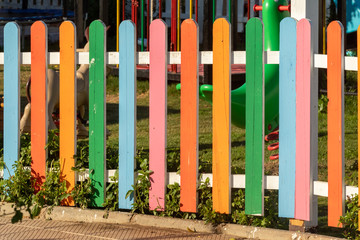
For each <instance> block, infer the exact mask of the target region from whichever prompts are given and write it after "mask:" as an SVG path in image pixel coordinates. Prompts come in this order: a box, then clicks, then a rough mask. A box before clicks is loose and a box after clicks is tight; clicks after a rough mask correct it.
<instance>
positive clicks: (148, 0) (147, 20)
mask: <svg viewBox="0 0 360 240" xmlns="http://www.w3.org/2000/svg"><path fill="white" fill-rule="evenodd" d="M149 6H150V0H147V4H146V40H147V42H146V49H147V50H149V24H150V22H149V20H150V14H149V13H150V12H149V9H150V8H149Z"/></svg>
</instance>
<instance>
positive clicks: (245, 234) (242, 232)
mask: <svg viewBox="0 0 360 240" xmlns="http://www.w3.org/2000/svg"><path fill="white" fill-rule="evenodd" d="M13 213H14V210H13V208H12V206H11V204H10V203H1V204H0V217H1V216H10V215H12V214H13ZM104 213H105V211H104V210H99V209H81V208H75V207H54V209H53V211H52V212H51V214H50V215H49V214H47V212H46V209H43V210H42V213H41V218H45V219H52V220H59V221H78V222H99V223H117V224H124V223H130V224H138V225H141V226H147V227H161V228H172V229H180V230H187V231H196V232H205V233H219V234H227V235H232V236H236V237H241V238H250V239H261V240H273V239H276V240H300V239H301V240H303V239H307V240H322V239H324V240H330V239H340V238H334V237H328V236H322V235H317V234H310V233H300V232H294V231H286V230H279V229H270V228H262V227H251V226H243V225H238V224H221V225H219V226H216V227H214V226H212V225H211V224H205V222H204V221H200V220H189V219H180V218H171V217H158V216H151V215H143V214H132V213H127V212H118V211H114V212H109V215H108V217H107V218H104V217H103V216H104ZM24 217H29V215H28V214H27V213H24Z"/></svg>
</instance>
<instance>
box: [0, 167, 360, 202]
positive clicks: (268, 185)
mask: <svg viewBox="0 0 360 240" xmlns="http://www.w3.org/2000/svg"><path fill="white" fill-rule="evenodd" d="M29 170H30V168H29ZM115 173H116V170H114V169H111V170H107V171H106V176H107V177H106V179H107V182H108V183H111V182H114V181H112V180H111V178H112V177H114V176H115ZM2 176H3V170H0V178H2ZM88 177H89V169H85V170H84V171H82V172H77V173H76V181H84V180H86V179H87V178H88ZM207 178H209V180H210V181H209V184H210V185H209V187H212V179H213V175H212V173H203V174H201V179H200V181H201V182H205V180H206V179H207ZM231 182H232V186H231V188H245V174H232V175H231ZM174 183H178V184H180V175H179V174H178V173H176V172H169V173H167V183H166V184H174ZM264 188H265V189H267V190H279V176H269V175H266V176H265V183H264ZM355 194H358V187H354V186H346V197H353V196H354V195H355ZM314 195H315V196H319V197H327V196H328V183H327V182H322V181H314Z"/></svg>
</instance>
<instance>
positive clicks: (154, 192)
mask: <svg viewBox="0 0 360 240" xmlns="http://www.w3.org/2000/svg"><path fill="white" fill-rule="evenodd" d="M150 36H151V40H150V69H149V89H150V90H149V91H150V93H149V124H150V127H149V169H150V170H151V171H153V174H152V175H151V176H150V181H151V187H150V190H149V205H150V210H158V211H163V210H164V209H165V190H166V178H165V176H166V127H167V124H166V122H167V64H168V59H167V55H168V47H167V46H168V44H167V42H168V41H167V36H168V35H167V26H166V24H165V22H164V21H163V20H161V19H156V20H154V21H152V22H151V24H150Z"/></svg>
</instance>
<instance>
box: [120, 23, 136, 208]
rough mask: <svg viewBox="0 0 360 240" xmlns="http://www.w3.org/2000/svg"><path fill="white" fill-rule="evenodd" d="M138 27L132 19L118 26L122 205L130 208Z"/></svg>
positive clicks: (133, 166)
mask: <svg viewBox="0 0 360 240" xmlns="http://www.w3.org/2000/svg"><path fill="white" fill-rule="evenodd" d="M136 46H137V44H136V28H135V24H134V23H133V22H131V21H129V20H126V21H123V22H122V23H121V24H120V27H119V182H121V184H119V208H120V209H129V210H130V209H131V207H132V204H133V203H134V195H132V196H130V197H129V198H127V199H125V196H126V193H127V192H128V191H129V190H131V189H132V185H133V184H134V183H135V176H134V171H135V157H136Z"/></svg>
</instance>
